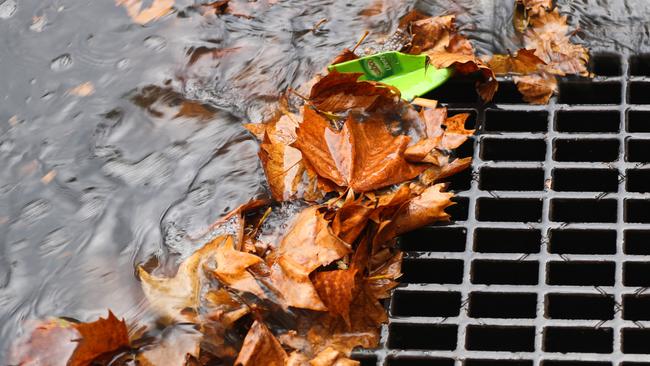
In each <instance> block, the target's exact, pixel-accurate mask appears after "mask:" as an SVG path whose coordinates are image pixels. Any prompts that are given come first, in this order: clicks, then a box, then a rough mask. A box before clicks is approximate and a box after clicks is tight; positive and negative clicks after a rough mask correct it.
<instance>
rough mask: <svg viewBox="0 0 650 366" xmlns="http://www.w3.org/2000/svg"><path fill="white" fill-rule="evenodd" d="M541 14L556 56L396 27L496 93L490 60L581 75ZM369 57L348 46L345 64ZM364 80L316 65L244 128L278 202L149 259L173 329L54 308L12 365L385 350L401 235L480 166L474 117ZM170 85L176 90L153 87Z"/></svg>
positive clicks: (267, 361)
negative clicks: (154, 262) (454, 181)
mask: <svg viewBox="0 0 650 366" xmlns="http://www.w3.org/2000/svg"><path fill="white" fill-rule="evenodd" d="M528 3H532V2H530V1H529V2H528ZM541 3H542V2H539V1H537V2H536V4H541ZM528 13H529V14H530V19H529V22H530V24H531V25H532V27H531V28H528V29H527V31H526V32H527V39H528V38H530V39H531V41H530V42H533V39H534V42H537V43H536V46H537V49H540V50H543V52H545V54H543V55H542V54H540V55H539V56H536V55H537V51H535V52H533V51H529V50H520V51H519V53H518V54H517V55H516V56H495V57H494V58H492V60H491V61H490V63H485V62H484V61H481V60H480V59H478V58H477V57H476V56H475V55H474V50H473V48H472V46H471V44H470V43H469V41H468V40H467V39H466V38H464V37H463V36H462V35H461V34H460V33H459V32H458V31H457V29H456V27H455V25H454V18H453V16H442V17H424V16H423V15H421V14H419V13H417V12H412V13H409V14H408V15H407V16H406V17H405V18H404V19H403V20H402V23H401V25H400V31H399V32H401V33H403V34H407V35H408V37H406V38H405V39H406V41H405V42H404V43H403V44H402V45H400V46H399V48H400V50H402V51H406V52H412V53H426V54H427V55H429V57H430V62H431V64H432V65H433V66H435V67H454V68H455V70H456V72H457V73H461V74H468V75H474V76H476V77H477V84H476V86H477V90H478V93H479V94H480V95H481V96H482V97H483V98H484V99H486V100H489V99H490V98H492V96H493V95H494V93H495V91H496V88H497V85H498V84H497V81H496V79H495V76H494V73H493V71H492V69H491V68H490V67H489V66H490V65H492V66H493V67H494V68H496V69H497V70H499V71H500V70H501V69H500V68H499V67H501V68H503V69H507V71H508V72H510V71H522V70H523V71H526V72H525V73H526V74H530V75H527V76H526V77H540V78H546V77H547V75H549V74H553V73H555V72H558V71H559V70H561V71H563V72H569V69H568V66H566V64H565V63H558V62H556V61H554V60H557V58H558V57H560V56H558V53H548V50H550V49H555V48H556V47H560V48H562V47H565V48H566V47H568V46H567V44H566V42H565V43H562V42H564V41H566V40H565V39H564V38H561V37H559V36H558V34H559V33H558V32H555V33H553V32H551V31H545V32H541V30H540V28H539V26H535V24H540V22H541V21H542V20H541V19H547V18H548V17H551V18H553V19H555V17H556V15H554V14H557V10H551V11H550V12H547V11H546V10H545V9H544V8H543V7H542V6H541V5H540V7H537V6H535V7H532V8H530V9H529V10H528ZM552 27H553V28H554V27H555V26H552ZM549 32H550V33H553V34H555V36H550V35H549V34H550V33H549ZM563 34H564V33H563ZM544 42H546V43H544ZM567 42H568V41H567ZM546 45H547V46H548V47H547V46H546ZM562 49H564V48H562ZM576 49H577V48H576ZM576 52H577V51H576ZM356 57H357V56H356V54H355V53H354V52H353V51H351V50H345V51H344V52H343V53H342V54H341V55H339V56H338V57H337V59H336V61H337V62H339V61H341V60H350V59H354V58H356ZM529 59H533V61H529ZM530 62H532V63H534V64H535V65H537V66H539V67H538V68H535V69H534V70H533V68H531V67H529V66H528V64H529V63H530ZM522 64H524V66H522ZM504 65H505V66H504ZM541 65H544V67H543V68H542V67H541ZM574 66H575V68H576V70H578V65H577V64H576V65H574ZM572 70H573V69H572ZM533 71H534V72H533ZM522 73H524V72H522ZM359 77H360V74H353V73H338V72H336V71H333V72H330V73H328V74H326V75H324V76H322V77H321V76H318V77H316V78H315V79H314V82H313V83H311V87H310V88H309V92H308V95H306V96H302V97H301V98H302V101H303V102H302V103H301V104H298V105H296V103H293V104H292V103H290V102H289V98H288V97H284V98H282V99H281V103H280V105H279V108H278V111H277V113H276V115H275V116H274V117H273V118H272V119H271V120H269V121H267V122H266V123H263V124H249V125H246V128H247V129H248V130H249V131H251V132H252V133H253V134H254V135H255V136H256V137H257V138H258V139H259V140H260V152H259V156H260V159H261V162H262V166H263V168H264V172H265V175H266V177H267V181H268V185H269V188H270V193H271V196H272V197H273V200H269V201H264V200H254V201H251V202H248V203H246V204H244V205H242V206H240V207H238V208H237V209H235V210H234V211H232V212H231V213H229V214H228V215H226V216H225V217H223V218H222V219H220V220H218V221H217V222H216V223H214V224H213V225H212V227H211V228H210V232H209V233H208V234H206V240H205V242H206V244H205V245H204V246H203V247H201V248H200V249H199V250H197V251H196V252H194V253H193V254H192V255H191V256H190V257H188V258H186V259H185V260H184V261H183V262H182V263H181V264H180V266H179V267H178V270H177V272H176V273H175V274H173V275H172V274H164V273H151V272H150V271H147V270H145V269H144V268H142V267H140V268H138V274H139V277H140V279H141V281H142V288H143V291H144V294H145V295H146V298H147V301H148V303H149V306H150V308H151V310H152V311H154V312H155V313H156V314H158V316H159V322H158V323H159V327H160V328H161V329H163V330H162V331H160V329H158V330H149V331H148V330H146V329H143V328H142V327H141V326H138V325H137V324H133V325H132V326H131V327H130V331H128V329H129V328H128V327H127V325H126V323H125V322H124V321H123V320H122V321H119V320H118V319H117V318H116V317H115V316H114V315H113V314H112V313H110V312H109V315H108V318H107V319H99V320H97V321H95V322H92V323H76V322H73V321H72V320H64V319H50V320H47V321H44V322H39V323H35V324H33V326H32V327H31V331H30V332H27V333H26V335H25V336H24V337H23V338H21V339H20V340H19V341H18V342H16V344H15V345H14V347H13V348H12V351H11V356H10V358H11V359H10V362H11V363H12V364H19V365H73V366H74V365H89V364H91V363H92V364H110V365H133V364H139V365H172V366H176V365H179V366H180V365H221V364H224V365H231V364H234V365H245V366H253V365H312V366H326V365H339V366H342V365H358V362H356V361H353V360H351V359H350V358H349V356H350V353H351V351H352V349H354V348H355V347H364V348H373V347H376V346H377V345H378V342H379V338H380V334H379V330H380V327H381V325H382V324H383V323H384V322H386V321H387V319H388V318H387V313H386V309H385V306H384V304H383V300H384V299H386V298H388V297H390V295H391V291H392V290H393V289H394V288H395V287H396V286H397V284H398V282H397V280H398V278H399V277H400V275H401V262H402V252H401V251H400V250H399V248H398V246H397V240H396V239H397V237H398V236H399V235H401V234H403V233H405V232H408V231H411V230H414V229H417V228H419V227H422V226H425V225H429V224H432V223H434V222H437V221H445V220H448V219H449V215H448V214H447V213H446V212H445V209H446V208H447V207H449V206H450V205H452V204H453V203H452V201H451V198H452V197H453V194H452V193H448V192H445V184H444V183H441V182H442V181H444V179H445V178H447V177H449V176H451V175H453V174H455V173H457V172H459V171H461V170H463V169H465V168H467V167H468V166H469V165H470V163H471V158H464V159H458V158H454V155H453V150H454V149H456V148H458V147H459V146H460V145H461V144H463V143H464V142H465V141H466V140H467V139H468V138H469V136H470V135H472V134H473V130H468V129H466V128H465V124H466V120H467V117H468V115H467V114H456V115H454V116H451V117H450V116H448V115H447V109H446V108H441V107H438V106H437V103H436V102H435V101H432V100H426V99H416V100H415V101H414V102H413V103H409V102H407V101H405V100H403V99H401V97H400V93H399V91H398V90H397V89H395V88H393V87H390V86H387V85H385V84H382V83H379V82H373V81H359V80H358V78H359ZM522 83H523V81H521V79H519V85H521V84H522ZM161 92H163V94H164V95H165V96H166V97H165V98H173V97H174V94H173V92H170V91H164V90H163V91H160V90H153V91H152V93H154V94H155V93H161ZM170 93H171V94H170ZM294 93H296V94H297V93H298V92H294ZM150 99H151V98H150ZM154 99H156V100H157V99H158V97H156V98H154ZM163 99H164V98H163ZM294 99H295V98H294ZM141 103H143V104H144V105H147V106H148V107H151V108H153V106H154V104H155V103H154V102H152V101H150V100H149V99H146V98H144V99H142V100H141ZM188 108H189V107H188ZM200 114H203V112H200ZM432 245H435V243H432ZM159 271H161V272H164V271H163V270H162V269H159Z"/></svg>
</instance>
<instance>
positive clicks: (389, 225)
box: [374, 184, 454, 243]
mask: <svg viewBox="0 0 650 366" xmlns="http://www.w3.org/2000/svg"><path fill="white" fill-rule="evenodd" d="M443 188H444V185H443V184H436V185H434V186H431V187H428V188H426V189H425V190H424V192H422V194H420V195H419V196H417V197H415V198H413V199H411V200H409V201H408V202H407V203H404V204H403V205H402V206H401V207H400V208H399V209H398V210H397V212H396V213H395V215H394V216H393V218H392V219H391V220H389V221H386V222H383V223H382V224H381V225H380V226H379V230H378V232H377V235H376V236H375V238H374V241H375V243H385V242H388V241H390V240H392V239H393V238H396V237H397V236H398V235H401V234H403V233H406V232H408V231H411V230H414V229H417V228H420V227H422V226H425V225H429V224H431V223H434V222H436V221H447V220H449V214H448V213H446V212H445V209H446V208H447V207H449V206H451V205H453V202H451V200H450V199H451V197H453V196H454V194H453V193H447V192H443V191H442V189H443Z"/></svg>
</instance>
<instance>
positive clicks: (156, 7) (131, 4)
mask: <svg viewBox="0 0 650 366" xmlns="http://www.w3.org/2000/svg"><path fill="white" fill-rule="evenodd" d="M115 4H116V5H117V6H123V7H125V8H126V12H127V14H129V16H130V17H131V19H133V21H134V22H136V23H138V24H147V23H149V22H151V21H154V20H157V19H158V18H162V17H164V16H165V15H167V14H169V13H170V12H171V11H172V9H173V6H174V0H152V2H151V5H149V7H148V8H145V9H143V8H142V7H143V3H142V0H115Z"/></svg>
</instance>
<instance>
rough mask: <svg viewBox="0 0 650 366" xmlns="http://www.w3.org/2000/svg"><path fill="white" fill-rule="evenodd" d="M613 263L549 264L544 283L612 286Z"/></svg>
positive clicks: (574, 262) (565, 262)
mask: <svg viewBox="0 0 650 366" xmlns="http://www.w3.org/2000/svg"><path fill="white" fill-rule="evenodd" d="M614 269H615V265H614V262H583V261H571V262H567V261H561V262H549V263H548V266H547V278H546V282H547V283H548V284H549V285H558V286H614Z"/></svg>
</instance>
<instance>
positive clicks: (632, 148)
mask: <svg viewBox="0 0 650 366" xmlns="http://www.w3.org/2000/svg"><path fill="white" fill-rule="evenodd" d="M626 145H627V152H626V154H625V159H626V160H627V161H631V162H634V163H648V162H650V140H635V139H630V140H627V144H626Z"/></svg>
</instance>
